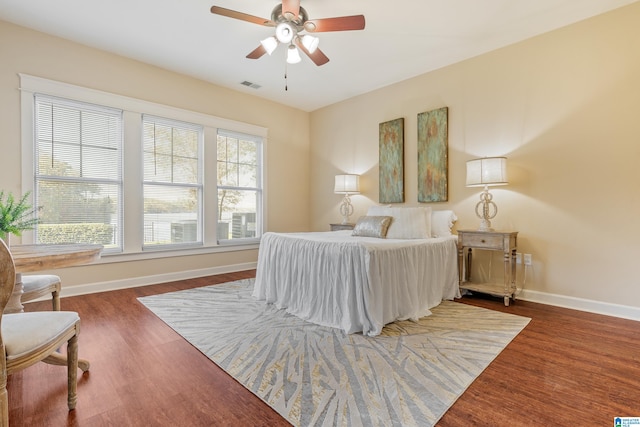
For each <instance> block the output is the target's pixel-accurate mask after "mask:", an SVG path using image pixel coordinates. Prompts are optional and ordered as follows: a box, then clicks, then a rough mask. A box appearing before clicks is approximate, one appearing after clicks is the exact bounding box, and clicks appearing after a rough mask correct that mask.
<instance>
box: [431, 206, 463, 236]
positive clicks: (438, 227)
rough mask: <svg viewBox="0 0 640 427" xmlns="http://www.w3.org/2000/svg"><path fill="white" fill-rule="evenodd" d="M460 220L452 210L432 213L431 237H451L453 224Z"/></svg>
mask: <svg viewBox="0 0 640 427" xmlns="http://www.w3.org/2000/svg"><path fill="white" fill-rule="evenodd" d="M457 220H458V217H457V216H456V214H455V213H454V212H453V211H451V210H440V211H432V212H431V235H432V236H433V237H446V236H451V228H453V223H454V222H456V221H457Z"/></svg>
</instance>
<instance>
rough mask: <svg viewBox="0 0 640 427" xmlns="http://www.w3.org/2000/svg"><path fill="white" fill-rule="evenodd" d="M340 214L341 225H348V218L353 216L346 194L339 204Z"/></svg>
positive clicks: (351, 206) (349, 199)
mask: <svg viewBox="0 0 640 427" xmlns="http://www.w3.org/2000/svg"><path fill="white" fill-rule="evenodd" d="M340 214H341V215H342V224H349V217H350V216H351V215H352V214H353V205H352V204H351V198H350V197H349V194H348V193H347V194H345V195H344V199H342V203H341V204H340Z"/></svg>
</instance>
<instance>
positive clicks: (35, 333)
mask: <svg viewBox="0 0 640 427" xmlns="http://www.w3.org/2000/svg"><path fill="white" fill-rule="evenodd" d="M15 279H16V271H15V265H14V263H13V258H12V257H11V253H10V252H9V249H7V246H6V245H5V243H4V241H1V240H0V313H2V317H0V350H2V352H3V353H4V354H5V357H0V426H1V427H6V426H8V425H9V410H8V396H7V375H11V374H12V373H14V372H17V371H20V370H22V369H25V368H27V367H29V366H31V365H33V364H35V363H37V362H39V361H44V362H46V363H50V364H54V365H66V366H67V389H68V390H67V404H68V406H69V410H72V409H74V408H75V407H76V402H77V395H76V389H77V379H78V334H79V333H80V317H79V316H78V313H75V312H71V311H39V312H33V313H13V314H4V308H5V306H6V305H7V302H8V301H9V297H10V296H11V293H12V292H13V287H14V285H15ZM65 342H66V343H67V355H66V358H65V357H64V356H63V355H62V354H60V353H58V352H57V351H56V349H58V348H60V347H61V346H62V345H63V344H64V343H65ZM87 369H88V366H87Z"/></svg>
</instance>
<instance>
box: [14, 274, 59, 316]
mask: <svg viewBox="0 0 640 427" xmlns="http://www.w3.org/2000/svg"><path fill="white" fill-rule="evenodd" d="M61 287H62V282H61V281H60V277H58V276H56V275H54V274H28V275H27V274H23V275H22V292H23V293H22V297H21V298H20V301H21V302H22V303H25V302H27V301H32V300H34V299H36V298H40V297H42V296H45V295H47V294H51V297H52V304H53V309H54V310H55V311H60V289H61Z"/></svg>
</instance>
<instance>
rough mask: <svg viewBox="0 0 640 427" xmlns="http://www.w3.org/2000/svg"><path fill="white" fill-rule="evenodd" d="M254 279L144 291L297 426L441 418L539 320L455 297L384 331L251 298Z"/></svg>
mask: <svg viewBox="0 0 640 427" xmlns="http://www.w3.org/2000/svg"><path fill="white" fill-rule="evenodd" d="M252 289H253V279H246V280H240V281H237V282H230V283H225V284H221V285H214V286H207V287H203V288H196V289H189V290H185V291H179V292H172V293H167V294H162V295H153V296H148V297H142V298H139V300H140V302H142V303H143V304H144V305H145V306H146V307H147V308H149V309H150V310H151V311H153V312H154V313H155V314H156V315H157V316H158V317H160V319H162V320H163V321H164V322H166V323H167V324H168V325H169V326H171V328H173V329H174V330H175V331H176V332H178V333H179V334H180V335H182V336H183V337H184V338H185V339H186V340H187V341H189V342H190V343H191V344H192V345H194V346H195V347H196V348H198V349H199V350H200V351H201V352H202V353H204V354H205V355H207V356H208V357H209V358H210V359H211V360H213V361H214V362H215V363H216V364H217V365H219V366H220V367H221V368H222V369H224V370H225V371H226V372H228V373H229V374H230V375H231V376H233V377H234V378H235V379H236V380H237V381H239V382H240V383H241V384H242V385H244V386H245V387H246V388H247V389H249V390H250V391H252V392H253V393H254V394H256V395H257V396H258V397H260V398H261V399H263V400H264V401H265V402H266V403H268V404H269V405H270V406H271V407H273V408H274V409H275V410H276V411H278V412H279V413H280V414H281V415H282V416H283V417H284V418H286V419H287V420H288V421H289V422H290V423H292V424H293V425H296V426H334V425H345V426H432V425H434V424H435V423H436V422H437V421H438V420H439V419H440V417H442V415H443V414H444V413H445V412H446V411H447V409H449V407H450V406H451V405H452V404H453V403H454V402H455V401H456V399H457V398H458V397H459V396H460V395H461V394H462V393H463V392H464V391H465V390H466V388H467V387H468V386H469V385H470V384H471V383H472V382H473V380H474V379H475V378H476V377H477V376H478V375H479V374H480V373H481V372H482V371H483V370H484V369H485V368H486V367H487V366H488V365H489V363H491V361H492V360H493V359H494V358H495V357H496V356H497V355H498V354H499V353H500V352H501V351H502V349H504V348H505V347H506V345H507V344H508V343H509V342H510V341H511V340H512V339H513V338H514V337H515V336H516V335H518V333H519V332H520V331H521V330H522V329H523V328H524V327H525V326H526V325H527V323H529V320H530V319H528V318H524V317H520V316H515V315H510V314H505V313H500V312H497V311H492V310H487V309H483V308H479V307H473V306H469V305H465V304H461V303H456V302H451V301H445V302H443V303H442V304H440V305H439V306H438V307H436V308H434V309H432V310H431V311H432V312H433V314H432V315H431V316H428V317H425V318H423V319H421V320H420V321H419V322H411V321H404V322H396V323H393V324H391V325H388V326H387V327H385V329H384V330H383V332H382V334H381V335H379V336H377V337H365V336H362V335H360V334H353V335H345V334H344V333H343V332H342V331H340V330H338V329H333V328H328V327H323V326H318V325H315V324H312V323H308V322H305V321H303V320H301V319H299V318H297V317H295V316H292V315H289V314H287V313H285V312H284V310H277V309H276V308H275V307H273V306H272V305H267V304H265V303H264V302H261V301H256V300H254V299H253V298H252V297H251V291H252Z"/></svg>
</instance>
